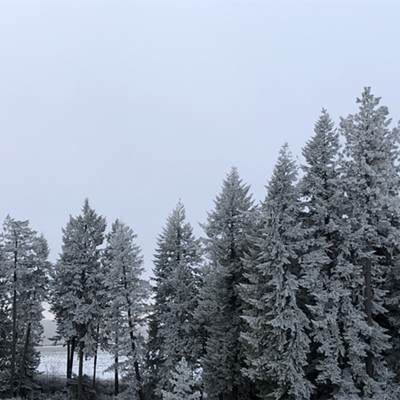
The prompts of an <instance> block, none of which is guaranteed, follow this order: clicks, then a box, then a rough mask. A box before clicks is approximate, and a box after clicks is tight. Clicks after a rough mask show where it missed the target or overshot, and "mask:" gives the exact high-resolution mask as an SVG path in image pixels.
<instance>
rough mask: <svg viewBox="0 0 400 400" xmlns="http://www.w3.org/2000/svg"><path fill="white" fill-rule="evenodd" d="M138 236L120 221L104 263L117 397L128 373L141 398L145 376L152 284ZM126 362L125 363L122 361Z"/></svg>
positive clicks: (109, 237) (109, 343) (107, 327)
mask: <svg viewBox="0 0 400 400" xmlns="http://www.w3.org/2000/svg"><path fill="white" fill-rule="evenodd" d="M135 239H136V235H135V234H134V232H133V230H132V229H131V228H130V227H129V226H127V225H125V224H124V223H123V222H121V221H119V220H116V221H115V222H114V224H113V225H112V229H111V232H110V233H109V234H108V235H107V245H106V248H105V251H104V257H103V264H104V268H105V271H106V272H105V277H106V280H105V285H104V290H105V297H106V298H107V301H106V303H107V308H106V310H105V314H104V318H103V320H104V324H103V328H104V331H105V334H106V336H107V339H108V341H107V346H106V348H107V350H108V351H109V352H110V353H111V354H113V356H114V372H115V373H114V394H115V396H117V395H118V394H119V371H120V370H121V369H124V370H125V371H126V370H128V371H129V372H130V374H131V375H132V377H133V380H132V382H131V384H132V385H133V386H134V387H133V388H131V389H132V390H131V392H136V395H137V396H138V397H139V399H141V398H143V394H142V376H141V372H140V367H139V359H140V357H139V349H138V347H139V341H140V336H141V332H140V329H141V328H142V327H143V325H144V322H145V313H146V312H147V311H148V306H147V300H148V297H149V285H148V282H146V281H144V280H143V279H142V278H141V274H142V273H143V271H144V267H143V257H142V255H141V250H140V248H139V246H138V245H137V244H136V243H135ZM123 359H125V361H122V360H123Z"/></svg>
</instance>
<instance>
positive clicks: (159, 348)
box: [148, 202, 201, 395]
mask: <svg viewBox="0 0 400 400" xmlns="http://www.w3.org/2000/svg"><path fill="white" fill-rule="evenodd" d="M200 263H201V248H200V243H199V241H198V240H197V239H195V237H194V234H193V230H192V227H191V225H190V224H189V223H188V222H186V215H185V208H184V206H183V204H182V203H181V202H179V203H178V204H177V206H176V208H175V209H174V210H173V212H172V213H171V215H170V216H169V217H168V219H167V224H166V226H165V227H164V228H163V231H162V233H161V234H160V235H159V237H158V240H157V249H156V253H155V257H154V270H153V272H154V281H155V286H154V307H153V312H152V314H151V316H150V323H149V325H150V331H149V349H148V363H149V367H150V374H151V376H150V380H151V381H152V384H153V385H155V391H156V393H157V395H159V394H160V393H161V390H162V389H165V390H168V389H170V388H171V384H170V381H169V379H170V377H171V373H172V371H173V368H174V367H175V365H176V364H177V363H178V361H179V360H180V359H181V358H182V357H185V359H186V360H187V361H186V362H187V363H188V365H189V367H190V368H191V369H192V370H194V369H195V368H196V367H198V362H199V357H200V351H201V343H200V340H199V335H198V328H197V325H196V321H195V319H194V312H195V310H196V308H197V302H198V284H199V278H198V275H199V271H198V269H199V267H200Z"/></svg>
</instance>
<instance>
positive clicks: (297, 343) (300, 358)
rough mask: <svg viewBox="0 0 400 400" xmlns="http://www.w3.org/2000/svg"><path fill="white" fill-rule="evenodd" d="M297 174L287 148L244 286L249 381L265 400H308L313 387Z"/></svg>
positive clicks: (270, 188)
mask: <svg viewBox="0 0 400 400" xmlns="http://www.w3.org/2000/svg"><path fill="white" fill-rule="evenodd" d="M296 175H297V168H296V165H295V163H294V161H293V160H292V158H291V155H290V153H289V150H288V147H287V145H285V146H284V147H283V148H282V150H281V151H280V154H279V158H278V161H277V164H276V166H275V169H274V172H273V175H272V178H271V181H270V183H269V186H268V194H267V197H266V199H265V201H264V203H263V204H262V210H261V217H262V221H261V224H260V228H259V230H258V233H257V235H256V236H255V237H254V238H253V250H252V253H251V257H248V258H247V264H251V265H249V266H248V273H247V275H246V276H247V278H248V280H249V283H248V284H244V285H242V292H241V293H242V297H243V299H244V300H245V302H246V305H247V306H246V308H245V310H244V312H243V314H244V319H245V321H246V322H247V326H246V327H245V329H244V330H243V333H242V338H243V341H244V343H245V348H246V364H247V366H246V368H245V369H244V373H245V375H247V376H248V377H249V378H250V379H251V380H252V381H253V382H255V384H256V386H257V388H258V391H259V393H258V395H259V397H260V398H261V399H267V398H273V399H276V400H283V399H285V400H286V399H287V400H289V399H293V400H298V399H301V400H306V399H309V398H310V395H311V392H312V389H313V387H312V384H311V383H310V382H309V381H308V380H307V379H306V373H305V367H306V366H307V355H308V353H309V347H310V339H309V337H308V335H307V332H306V331H307V329H308V327H309V321H308V318H307V316H306V315H305V313H304V312H303V310H302V309H301V307H300V306H299V288H300V284H299V281H300V278H301V275H302V271H301V265H300V257H301V254H302V247H303V246H304V232H303V229H302V227H301V224H300V218H299V216H300V215H299V214H300V204H299V195H298V191H297V188H296V186H295V181H296Z"/></svg>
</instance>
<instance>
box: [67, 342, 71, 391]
mask: <svg viewBox="0 0 400 400" xmlns="http://www.w3.org/2000/svg"><path fill="white" fill-rule="evenodd" d="M70 365H71V342H70V341H68V342H67V371H66V372H67V386H68V379H71V377H70V372H69V371H70Z"/></svg>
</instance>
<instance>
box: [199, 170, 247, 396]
mask: <svg viewBox="0 0 400 400" xmlns="http://www.w3.org/2000/svg"><path fill="white" fill-rule="evenodd" d="M252 210H253V201H252V199H251V195H250V194H249V186H247V185H245V184H243V182H242V180H241V179H240V177H239V174H238V171H237V170H236V168H232V170H231V171H230V173H229V174H228V176H227V177H226V179H225V180H224V182H223V186H222V191H221V193H220V194H219V195H218V196H217V198H216V200H215V208H214V210H213V211H211V212H210V213H209V214H208V221H207V223H206V224H205V225H204V226H203V228H204V230H205V233H206V235H207V238H206V239H205V242H206V250H207V255H208V258H209V262H210V264H209V266H208V268H207V273H206V274H205V276H204V279H203V287H202V290H201V294H200V304H199V308H198V311H197V316H198V319H199V321H200V322H201V323H202V324H203V326H204V327H205V329H206V343H205V354H204V356H203V357H202V367H203V381H204V388H205V391H206V393H207V395H208V398H209V399H210V400H214V399H219V400H239V399H240V400H245V399H247V398H249V396H250V391H251V389H250V384H249V382H248V379H247V378H246V377H244V376H242V374H241V369H242V367H243V366H244V359H243V358H244V357H243V348H242V344H241V341H240V332H241V331H242V326H243V324H244V321H243V320H242V317H241V316H242V313H243V302H242V299H241V297H240V295H239V285H240V284H241V283H243V282H244V281H245V279H244V275H243V274H244V265H243V258H244V255H245V254H246V252H247V251H248V249H249V238H248V234H249V232H250V231H251V229H252Z"/></svg>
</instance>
